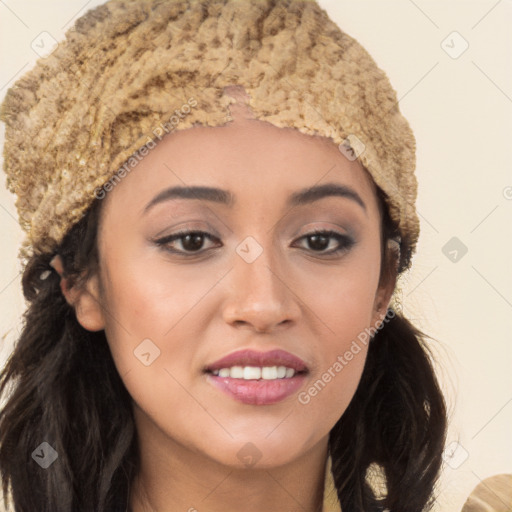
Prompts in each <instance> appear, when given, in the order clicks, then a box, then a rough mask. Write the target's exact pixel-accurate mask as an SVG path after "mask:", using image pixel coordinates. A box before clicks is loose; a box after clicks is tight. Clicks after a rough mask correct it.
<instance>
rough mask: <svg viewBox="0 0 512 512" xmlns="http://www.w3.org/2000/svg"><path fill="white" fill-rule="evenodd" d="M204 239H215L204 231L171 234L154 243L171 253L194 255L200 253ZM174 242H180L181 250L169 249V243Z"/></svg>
mask: <svg viewBox="0 0 512 512" xmlns="http://www.w3.org/2000/svg"><path fill="white" fill-rule="evenodd" d="M205 239H208V240H214V239H215V238H214V237H213V236H212V235H210V233H206V232H204V231H180V232H178V233H173V234H172V235H168V236H165V237H163V238H159V239H158V240H155V243H156V244H157V245H159V246H162V247H163V248H164V249H165V250H167V251H169V252H172V253H178V254H187V253H192V254H195V253H198V252H200V251H201V249H202V248H203V245H204V241H205ZM176 240H179V241H180V244H181V246H182V248H183V250H180V249H178V250H177V249H174V248H172V247H171V243H172V242H174V241H176Z"/></svg>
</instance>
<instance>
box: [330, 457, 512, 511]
mask: <svg viewBox="0 0 512 512" xmlns="http://www.w3.org/2000/svg"><path fill="white" fill-rule="evenodd" d="M331 464H332V463H331V456H330V455H329V456H328V458H327V464H326V469H325V481H324V501H323V505H322V512H341V506H340V502H339V500H338V496H337V494H336V488H335V486H334V479H333V476H332V471H331ZM461 512H512V474H501V475H494V476H491V477H489V478H486V479H485V480H483V481H482V482H481V483H480V484H479V485H477V486H476V487H475V488H474V489H473V491H472V492H471V494H470V495H469V496H468V499H467V500H466V502H465V503H464V506H463V507H462V509H461Z"/></svg>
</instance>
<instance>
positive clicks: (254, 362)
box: [204, 350, 308, 373]
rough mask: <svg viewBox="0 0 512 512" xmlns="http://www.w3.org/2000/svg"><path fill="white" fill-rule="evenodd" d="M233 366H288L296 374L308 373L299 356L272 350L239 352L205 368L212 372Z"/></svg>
mask: <svg viewBox="0 0 512 512" xmlns="http://www.w3.org/2000/svg"><path fill="white" fill-rule="evenodd" d="M232 366H260V367H265V366H266V367H268V366H286V367H287V368H293V369H294V370H295V371H296V372H307V371H308V367H307V366H306V363H305V362H304V361H303V360H302V359H300V358H299V357H297V356H294V355H293V354H290V352H286V351H285V350H270V351H268V352H257V351H255V350H238V351H236V352H233V353H231V354H229V355H227V356H226V357H223V358H222V359H219V360H218V361H215V362H214V363H211V364H209V365H208V366H206V367H205V368H204V371H205V372H208V373H210V372H212V371H214V370H220V369H222V368H230V367H232Z"/></svg>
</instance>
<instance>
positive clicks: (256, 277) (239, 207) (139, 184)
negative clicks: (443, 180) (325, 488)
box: [77, 115, 392, 467]
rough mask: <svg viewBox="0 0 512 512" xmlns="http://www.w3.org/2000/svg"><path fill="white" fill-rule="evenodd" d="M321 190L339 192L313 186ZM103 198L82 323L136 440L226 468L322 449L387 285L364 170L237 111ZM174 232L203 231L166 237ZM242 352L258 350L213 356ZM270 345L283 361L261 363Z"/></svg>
mask: <svg viewBox="0 0 512 512" xmlns="http://www.w3.org/2000/svg"><path fill="white" fill-rule="evenodd" d="M326 184H332V185H333V186H338V187H340V189H339V192H338V193H337V194H334V193H324V192H322V190H323V189H321V188H320V189H319V191H318V192H316V193H314V192H313V190H312V188H313V187H322V186H324V185H326ZM174 187H179V189H180V190H182V192H180V193H179V194H178V193H177V192H176V191H175V192H173V193H171V189H174ZM185 187H208V188H212V189H213V188H215V189H220V190H221V191H222V192H212V191H208V192H206V191H204V190H203V189H198V190H196V191H193V192H187V193H184V192H183V189H184V188H185ZM308 190H309V193H307V194H306V192H307V191H308ZM103 201H104V203H103V205H102V213H101V221H100V228H99V233H98V247H99V257H100V271H99V275H98V276H96V277H97V278H98V282H99V287H98V288H97V296H96V299H95V301H94V304H96V306H97V310H96V311H95V312H92V311H91V309H89V310H88V309H87V308H82V310H81V313H80V314H79V310H80V308H79V309H78V310H77V316H78V318H79V320H80V321H81V323H82V325H84V326H85V327H86V328H91V326H92V325H93V324H94V321H93V320H91V319H92V317H93V316H94V315H96V316H95V318H96V319H97V321H96V323H95V324H94V329H100V328H104V329H105V334H106V337H107V340H108V343H109V346H110V349H111V352H112V355H113V358H114V361H115V364H116V367H117V369H118V371H119V374H120V376H121V378H122V380H123V382H124V384H125V386H126V388H127V389H128V391H129V393H130V395H131V396H132V397H133V401H134V413H135V418H136V423H137V427H138V432H139V435H140V436H142V437H144V435H147V436H152V438H153V439H156V438H158V439H161V440H166V442H168V444H169V445H173V446H177V447H178V446H179V447H180V448H182V449H184V450H186V451H189V450H190V451H192V452H194V453H195V454H196V455H202V456H205V457H207V458H209V459H210V460H213V461H216V462H218V463H221V464H224V465H229V466H241V465H243V464H246V465H247V461H248V460H252V461H253V462H258V467H271V466H276V465H280V464H285V463H287V462H290V461H293V460H295V459H297V458H298V457H300V456H301V455H304V454H305V453H306V452H307V451H308V450H310V449H312V448H313V447H314V446H315V445H318V444H319V443H326V442H327V436H328V434H329V431H330V430H331V428H332V427H333V426H334V424H335V423H336V421H337V420H338V419H339V418H340V416H341V415H342V414H343V413H344V411H345V409H346V408H347V406H348V404H349V402H350V400H351V399H352V397H353V395H354V393H355V390H356V387H357V385H358V382H359V379H360V376H361V373H362V371H363V365H364V362H365V357H366V353H367V345H366V344H365V343H364V342H362V341H361V340H363V339H364V338H365V336H364V333H365V329H369V328H370V327H375V326H376V324H377V323H378V320H379V319H381V318H382V317H383V314H381V313H379V312H377V311H376V306H377V305H378V303H379V302H381V303H382V307H381V311H384V312H385V310H386V306H387V304H388V302H389V294H390V293H391V291H392V290H390V289H388V290H383V289H379V288H378V282H379V272H380V258H381V246H380V222H381V220H380V213H379V210H378V204H377V198H376V194H375V186H374V185H373V182H372V181H371V179H370V178H369V177H368V175H367V174H366V171H364V169H363V168H362V167H361V165H360V164H359V163H358V162H357V161H349V160H348V159H346V158H345V157H344V156H343V154H342V153H341V152H340V151H339V150H338V148H337V146H336V145H335V144H334V143H332V142H331V141H329V140H328V139H324V138H320V137H312V136H308V135H303V134H301V133H299V132H298V131H295V130H292V129H282V128H277V127H275V126H273V125H270V124H268V123H265V122H262V121H258V120H255V119H251V118H250V117H248V116H246V117H244V116H243V115H239V116H238V118H237V117H235V120H234V122H232V123H230V124H228V125H226V126H224V127H215V128H212V127H194V128H192V129H188V130H183V131H178V132H175V133H173V134H170V135H169V136H167V137H165V138H164V139H162V141H161V142H160V143H159V144H158V145H157V146H156V147H155V148H154V149H152V150H151V151H150V152H149V154H148V155H147V156H146V157H144V159H143V160H142V161H141V162H140V163H139V164H138V165H137V167H135V168H134V169H133V170H132V171H131V173H130V174H128V175H127V176H126V177H125V178H123V179H122V180H121V182H120V183H119V184H117V185H116V186H115V187H114V189H113V190H112V191H110V192H109V193H107V197H106V198H105V199H104V200H103ZM181 231H187V232H188V231H193V232H197V231H200V232H204V233H207V236H206V235H200V234H199V235H195V236H194V235H192V236H188V237H187V236H183V237H182V238H181V239H180V238H176V239H175V240H169V237H171V236H172V235H174V234H176V233H178V232H181ZM314 231H333V232H334V233H335V235H325V236H316V237H315V235H314ZM338 235H339V238H337V236H338ZM210 237H211V238H210ZM166 239H167V240H166ZM338 249H339V251H338V252H335V251H337V250H338ZM92 309H94V308H92ZM98 319H99V320H98ZM358 337H359V338H358ZM366 339H367V336H366ZM358 340H359V341H358ZM241 350H250V351H253V352H254V353H256V354H253V355H255V358H254V359H251V358H249V359H236V358H235V360H232V361H231V362H229V361H228V362H223V363H222V362H221V363H219V364H217V365H215V364H214V363H215V362H216V361H219V360H220V359H222V358H225V357H226V356H229V355H231V354H233V353H235V352H238V351H241ZM276 350H279V351H285V352H286V353H288V354H289V356H288V357H289V358H290V360H287V359H286V356H285V358H284V359H279V358H277V359H276V358H275V357H274V356H275V353H274V354H270V356H268V355H267V356H268V357H267V358H266V359H265V354H266V353H267V352H270V351H276ZM262 355H263V359H258V357H257V356H262ZM295 363H297V366H296V368H295V371H297V370H300V365H304V366H303V370H304V369H305V371H304V372H301V373H299V374H295V376H292V377H290V375H291V374H292V373H293V372H292V371H291V370H293V367H294V366H295ZM279 366H284V367H285V368H288V371H287V373H285V377H284V378H283V377H281V375H282V373H283V372H285V370H279V369H274V367H279ZM233 367H242V368H243V367H252V368H253V369H248V370H247V369H242V370H240V369H239V368H238V369H237V368H235V369H234V370H233ZM206 368H210V370H213V369H217V370H219V369H220V368H224V370H221V371H220V372H219V375H218V376H217V375H214V374H213V372H212V371H206V370H205V369H206ZM226 368H228V369H226ZM254 368H256V369H254ZM259 368H265V369H264V370H259ZM269 368H271V369H269ZM237 372H241V373H237ZM244 372H245V373H244ZM258 372H260V373H258ZM242 374H243V375H245V376H246V377H248V380H245V379H242V378H240V377H241V375H242ZM261 374H263V377H264V378H261V379H260V380H257V379H258V377H261ZM225 375H228V376H225ZM276 376H277V377H278V378H276ZM247 457H249V459H248V458H247Z"/></svg>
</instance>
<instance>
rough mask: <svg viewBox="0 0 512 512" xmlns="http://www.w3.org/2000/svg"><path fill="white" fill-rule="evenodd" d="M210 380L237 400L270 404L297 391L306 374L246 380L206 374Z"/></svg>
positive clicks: (252, 403)
mask: <svg viewBox="0 0 512 512" xmlns="http://www.w3.org/2000/svg"><path fill="white" fill-rule="evenodd" d="M206 376H207V378H208V381H209V382H211V383H212V384H213V385H214V386H216V387H217V388H218V389H220V390H221V391H224V393H226V394H227V395H229V396H231V397H232V398H234V399H235V400H237V401H239V402H242V403H244V404H250V405H270V404H275V403H277V402H280V401H281V400H284V399H285V398H286V397H288V396H290V395H292V394H293V393H295V392H296V391H297V390H298V389H299V388H300V387H301V386H302V384H303V383H304V380H305V378H306V374H303V373H300V374H297V375H294V376H293V377H289V378H283V379H272V380H265V379H260V380H244V379H232V378H231V377H219V376H217V375H213V374H211V373H207V374H206Z"/></svg>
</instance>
